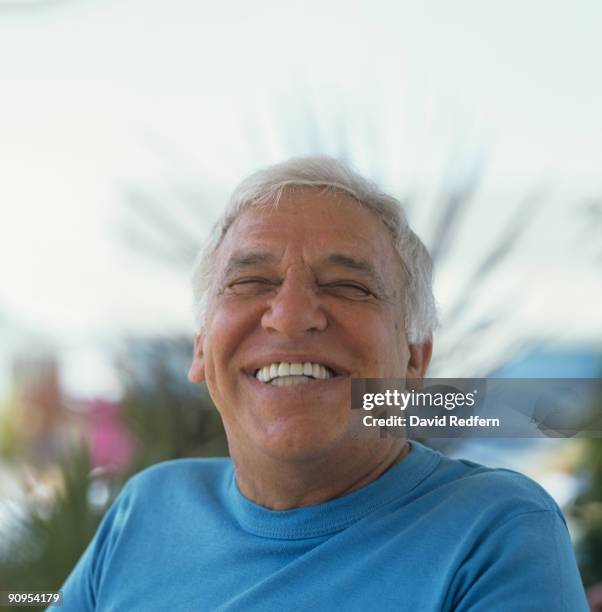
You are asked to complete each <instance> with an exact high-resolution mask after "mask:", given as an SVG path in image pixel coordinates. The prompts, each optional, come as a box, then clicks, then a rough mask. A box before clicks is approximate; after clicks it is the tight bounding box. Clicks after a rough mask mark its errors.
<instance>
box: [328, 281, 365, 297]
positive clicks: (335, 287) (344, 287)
mask: <svg viewBox="0 0 602 612" xmlns="http://www.w3.org/2000/svg"><path fill="white" fill-rule="evenodd" d="M320 289H322V290H323V291H327V292H328V293H329V294H330V295H334V296H336V297H342V298H346V299H349V300H365V299H367V298H371V297H373V296H374V294H373V293H372V291H370V289H368V288H366V287H364V286H363V285H358V284H356V283H328V284H325V285H320Z"/></svg>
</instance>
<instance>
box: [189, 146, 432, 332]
mask: <svg viewBox="0 0 602 612" xmlns="http://www.w3.org/2000/svg"><path fill="white" fill-rule="evenodd" d="M295 187H308V188H312V187H315V188H323V189H326V190H328V191H334V192H340V193H343V194H345V195H348V196H351V197H352V198H353V199H354V200H356V201H357V202H359V203H360V204H362V205H363V206H365V207H366V208H367V209H368V210H371V211H372V212H373V213H374V215H375V216H376V217H378V219H380V220H381V221H382V223H383V224H384V225H385V226H386V228H387V229H388V230H389V232H390V234H391V236H392V237H393V244H394V246H395V249H396V251H397V253H398V254H399V257H400V259H401V262H402V265H403V268H404V271H405V277H406V278H405V281H406V283H405V291H404V304H403V306H404V312H405V331H406V334H407V338H408V342H410V343H412V344H416V343H420V342H424V341H425V340H427V339H428V338H429V337H430V336H431V334H432V332H433V330H434V328H435V327H436V325H437V311H436V306H435V299H434V296H433V289H432V260H431V257H430V255H429V253H428V251H427V249H426V247H425V246H424V244H423V243H422V241H421V240H420V238H418V236H417V235H416V234H415V233H414V232H413V231H412V229H411V228H410V226H409V224H408V221H407V218H406V215H405V213H404V211H403V209H402V207H401V204H400V203H399V201H398V200H396V199H395V198H393V197H392V196H390V195H387V194H385V193H383V192H382V191H381V190H380V189H379V188H378V187H377V186H376V185H375V184H374V183H372V182H370V181H368V180H366V179H365V178H363V177H362V176H360V175H359V174H357V173H356V172H354V171H353V170H351V169H350V168H348V167H347V166H345V165H344V164H342V163H341V162H340V161H338V160H336V159H333V158H332V157H326V156H318V155H315V156H307V157H296V158H292V159H289V160H287V161H285V162H282V163H279V164H275V165H273V166H269V167H267V168H264V169H262V170H259V171H257V172H255V173H254V174H252V175H251V176H249V177H248V178H246V179H245V180H243V181H242V183H240V184H239V185H238V187H237V188H236V189H235V190H234V193H233V194H232V196H231V198H230V201H229V203H228V206H227V207H226V210H225V211H224V212H223V214H222V215H221V217H220V218H219V219H218V221H217V222H216V224H215V226H214V228H213V230H212V232H211V234H210V237H209V239H208V241H207V242H206V244H205V245H204V247H203V248H202V249H201V250H200V252H199V254H198V256H197V259H196V262H195V265H194V271H193V275H192V288H193V296H194V303H193V308H194V314H195V319H196V322H197V324H198V325H199V326H202V325H203V324H204V322H205V314H206V311H207V303H208V299H209V295H210V293H211V289H212V287H213V282H212V281H213V278H214V276H215V275H214V262H215V255H216V253H217V250H218V248H219V246H220V244H221V242H222V240H223V238H224V236H225V235H226V232H227V231H228V229H229V228H230V226H231V225H232V223H234V221H235V219H236V218H237V217H238V216H239V215H240V214H241V213H242V212H243V211H245V210H246V209H248V208H250V207H259V206H266V205H273V206H278V203H279V201H280V198H281V196H282V193H283V192H284V191H285V190H287V189H293V188H295Z"/></svg>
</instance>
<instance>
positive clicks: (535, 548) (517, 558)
mask: <svg viewBox="0 0 602 612" xmlns="http://www.w3.org/2000/svg"><path fill="white" fill-rule="evenodd" d="M456 578H457V581H456V588H455V589H454V592H455V593H454V600H453V602H452V603H451V608H452V609H453V610H455V611H456V612H485V611H487V612H495V611H500V612H501V611H502V610H512V611H513V612H532V611H533V610H546V612H579V611H583V612H587V611H588V610H589V608H588V606H587V602H586V599H585V593H584V590H583V585H582V582H581V578H580V576H579V571H578V569H577V564H576V561H575V555H574V553H573V549H572V546H571V541H570V538H569V534H568V530H567V528H566V524H565V522H564V519H563V517H562V515H561V514H560V512H559V511H555V510H533V511H530V512H524V513H522V514H518V515H516V516H514V517H512V518H510V519H508V520H506V521H505V522H503V523H502V524H501V525H500V526H498V527H495V528H494V529H493V530H492V532H491V533H490V534H488V535H487V536H486V537H484V539H483V541H482V542H481V543H480V545H479V546H478V548H475V550H474V551H473V552H472V554H471V555H470V556H469V558H467V559H466V562H465V563H464V564H463V566H462V568H461V569H460V570H459V572H458V575H457V577H456Z"/></svg>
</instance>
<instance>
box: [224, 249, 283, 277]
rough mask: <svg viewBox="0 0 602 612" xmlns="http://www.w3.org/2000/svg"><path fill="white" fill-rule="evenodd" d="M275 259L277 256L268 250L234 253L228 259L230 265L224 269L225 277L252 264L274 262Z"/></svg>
mask: <svg viewBox="0 0 602 612" xmlns="http://www.w3.org/2000/svg"><path fill="white" fill-rule="evenodd" d="M275 261H276V257H275V256H274V255H273V254H272V253H269V252H268V251H247V252H241V253H234V254H233V255H232V257H230V260H229V261H228V265H227V266H226V269H225V270H224V274H223V276H224V278H227V277H228V276H230V274H232V273H234V272H238V271H240V270H244V269H245V268H249V267H250V266H256V265H257V264H267V263H274V262H275Z"/></svg>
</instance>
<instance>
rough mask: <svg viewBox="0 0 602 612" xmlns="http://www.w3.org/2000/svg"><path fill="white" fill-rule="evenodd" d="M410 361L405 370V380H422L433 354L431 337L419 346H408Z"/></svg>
mask: <svg viewBox="0 0 602 612" xmlns="http://www.w3.org/2000/svg"><path fill="white" fill-rule="evenodd" d="M409 349H410V360H409V361H408V366H407V370H406V378H414V379H418V378H424V375H425V373H426V369H427V368H428V365H429V363H430V362H431V355H432V354H433V337H432V336H430V337H429V338H428V339H427V340H425V341H424V342H421V343H420V344H410V345H409Z"/></svg>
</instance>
